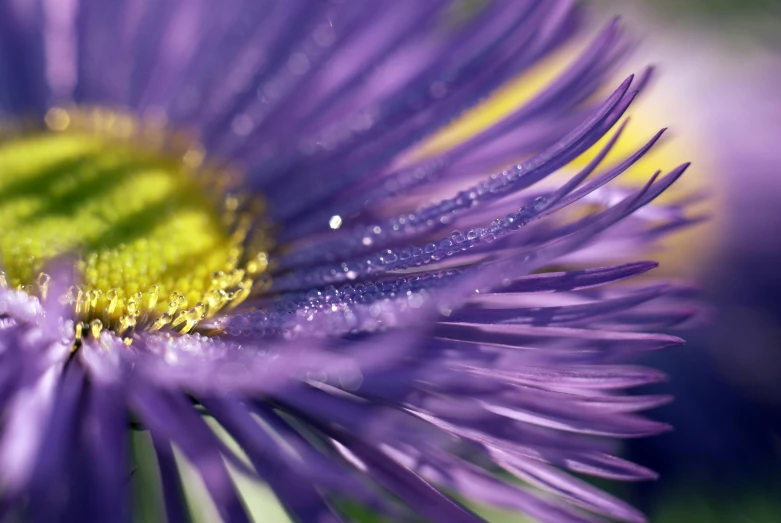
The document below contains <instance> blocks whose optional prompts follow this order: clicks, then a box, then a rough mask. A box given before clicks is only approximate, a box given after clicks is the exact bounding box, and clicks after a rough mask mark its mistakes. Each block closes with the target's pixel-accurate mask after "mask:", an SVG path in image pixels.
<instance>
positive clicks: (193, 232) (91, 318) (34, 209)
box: [0, 109, 267, 339]
mask: <svg viewBox="0 0 781 523" xmlns="http://www.w3.org/2000/svg"><path fill="white" fill-rule="evenodd" d="M46 124H47V127H48V129H46V130H38V131H34V132H25V133H15V134H14V135H12V136H11V137H10V138H8V139H7V140H6V141H4V142H2V143H0V223H2V224H3V231H4V232H3V235H2V237H1V238H0V256H1V257H2V266H3V269H4V271H5V280H6V281H5V282H4V283H5V284H6V285H8V286H11V287H15V288H21V289H23V290H25V291H27V292H30V293H35V294H42V295H45V294H46V291H47V285H48V280H49V277H48V276H47V275H46V274H43V272H42V271H43V270H44V269H45V267H46V265H47V263H49V262H51V261H52V260H53V259H55V258H57V257H60V256H63V255H72V254H73V255H75V256H76V257H77V258H76V260H77V261H76V264H75V272H76V274H75V281H76V282H77V284H78V285H76V286H74V287H72V288H71V289H70V290H69V291H68V293H67V295H66V296H65V297H64V299H66V300H68V302H69V303H70V304H71V305H72V306H73V307H74V310H75V314H76V318H77V320H78V321H77V326H76V330H77V335H81V331H82V330H83V329H84V328H89V330H90V332H91V333H92V335H94V336H96V337H97V336H98V335H99V333H100V331H101V329H103V328H109V329H111V330H113V331H115V332H116V333H118V334H120V335H122V336H125V337H126V338H128V339H129V337H130V336H132V333H133V331H134V330H136V329H146V330H152V331H154V330H159V329H162V328H166V329H172V330H175V331H178V332H189V331H191V330H192V329H193V328H194V327H195V325H196V324H197V323H198V322H199V321H201V320H202V319H203V318H206V317H208V316H211V315H213V314H215V313H216V312H217V311H219V310H221V309H223V308H225V307H231V306H235V305H237V304H238V303H240V302H241V301H242V300H243V299H244V298H246V297H247V295H248V294H249V293H250V291H251V289H252V284H253V280H254V278H255V277H257V276H258V275H259V274H260V273H262V272H263V271H264V270H265V268H266V264H267V258H266V254H265V251H264V248H265V245H264V243H265V240H264V237H265V236H264V234H263V233H262V231H260V227H258V221H257V219H256V218H257V216H258V213H259V209H250V208H249V207H250V205H249V204H248V203H247V202H242V200H241V199H240V198H238V197H236V196H234V195H229V194H228V193H227V186H228V180H229V179H230V176H229V172H228V171H227V170H218V169H209V168H207V167H205V166H204V165H203V163H202V158H203V155H202V154H201V153H200V149H198V148H197V147H196V146H193V145H192V144H190V145H187V146H180V147H178V150H177V147H176V146H175V142H176V140H175V138H176V137H175V136H174V135H173V134H168V135H166V134H165V133H163V132H162V131H161V130H160V128H159V127H158V128H156V130H155V129H152V128H151V127H149V126H146V127H145V126H142V125H140V124H139V123H138V122H135V121H133V120H132V119H130V118H128V117H122V116H120V115H117V114H115V113H108V112H105V111H98V110H93V111H65V110H63V109H53V110H52V111H50V112H49V113H48V114H47V117H46ZM153 131H154V132H153ZM215 195H219V196H215Z"/></svg>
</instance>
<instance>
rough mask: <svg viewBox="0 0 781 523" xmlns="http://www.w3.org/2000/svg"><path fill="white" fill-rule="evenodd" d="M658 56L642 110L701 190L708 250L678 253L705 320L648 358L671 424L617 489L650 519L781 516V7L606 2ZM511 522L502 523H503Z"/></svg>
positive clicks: (672, 258)
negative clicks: (685, 159) (668, 398)
mask: <svg viewBox="0 0 781 523" xmlns="http://www.w3.org/2000/svg"><path fill="white" fill-rule="evenodd" d="M598 6H599V7H600V8H601V10H602V11H605V12H611V13H617V12H619V13H621V14H622V15H623V16H624V18H625V20H626V21H627V24H629V25H631V26H632V29H633V30H635V28H637V29H639V33H640V34H641V36H642V44H641V49H640V52H639V53H638V56H637V59H639V60H644V59H646V58H647V57H653V58H649V59H651V60H652V61H653V62H654V63H658V64H660V71H659V72H660V75H659V79H658V83H657V85H656V86H654V89H652V92H651V93H650V95H649V97H648V100H645V101H644V102H643V103H644V105H643V106H642V108H641V109H642V110H641V114H640V117H641V118H642V117H643V111H645V110H650V111H652V112H655V113H656V114H663V115H664V118H665V120H666V121H667V123H668V125H670V126H671V128H672V130H674V131H675V132H676V135H677V136H676V137H675V139H676V140H677V141H683V142H684V144H685V146H686V147H687V148H688V149H689V151H690V154H689V156H690V158H691V159H692V160H693V161H694V162H695V166H696V169H695V170H694V171H693V177H694V178H695V179H694V180H693V181H692V182H693V183H695V184H698V185H700V186H701V187H703V188H705V189H706V190H707V191H708V192H709V193H710V194H711V199H710V202H709V209H710V213H711V215H712V219H711V222H710V223H709V224H708V225H706V226H705V227H700V228H699V229H698V231H697V234H698V235H706V236H708V237H709V238H710V240H709V241H708V242H707V244H708V248H706V249H691V248H686V246H685V245H684V246H680V248H674V249H673V252H668V253H667V255H666V258H665V260H664V262H665V264H666V266H667V271H668V272H669V271H672V273H674V274H678V275H680V276H683V277H686V278H688V279H693V280H694V281H695V282H696V283H697V284H698V285H699V286H701V287H702V288H703V292H704V294H705V297H706V298H707V299H708V301H709V302H710V303H711V304H712V311H711V318H710V321H709V322H708V323H707V324H705V325H704V326H702V327H700V328H697V329H695V330H693V331H691V332H687V333H685V334H684V335H683V336H684V337H685V338H686V339H687V340H688V344H687V345H686V346H684V347H682V348H681V349H676V350H674V351H669V352H665V353H659V354H655V355H653V356H652V357H649V358H648V359H647V360H646V363H648V364H650V365H652V366H656V367H658V368H661V369H663V370H664V371H666V372H667V373H668V374H669V376H670V382H669V383H666V384H663V385H662V386H660V387H656V389H657V390H656V391H657V392H659V391H663V392H666V393H672V394H674V395H675V396H676V401H675V402H674V403H673V404H671V405H669V406H666V407H663V408H661V409H658V410H657V411H655V412H654V413H653V415H654V417H655V418H656V419H660V420H663V421H666V422H669V423H671V424H672V425H674V426H675V430H674V432H671V433H668V434H665V435H662V436H659V437H656V438H650V439H646V440H643V441H634V442H631V443H630V444H629V445H628V446H627V447H626V455H627V456H628V457H629V458H630V459H633V460H635V461H637V462H639V463H641V464H643V465H646V466H649V467H650V468H653V469H655V470H657V471H658V472H659V473H660V474H661V479H660V480H659V481H657V482H654V483H646V484H637V485H630V486H629V487H628V488H625V489H622V490H621V491H620V492H621V493H622V494H623V495H624V496H625V497H626V498H627V499H628V500H630V501H632V502H634V503H635V504H636V505H637V506H638V507H639V508H641V509H642V510H644V511H645V512H646V513H647V514H648V515H649V519H650V520H651V521H652V522H653V523H678V522H680V523H685V522H692V523H698V522H729V523H733V522H735V523H737V522H746V523H774V522H781V439H780V438H781V235H780V234H779V232H781V89H779V85H780V84H779V82H780V81H781V2H778V1H771V0H688V1H686V2H683V1H676V0H654V1H645V2H642V1H639V0H638V1H621V2H619V1H610V0H606V1H602V2H599V3H598ZM508 521H509V520H508Z"/></svg>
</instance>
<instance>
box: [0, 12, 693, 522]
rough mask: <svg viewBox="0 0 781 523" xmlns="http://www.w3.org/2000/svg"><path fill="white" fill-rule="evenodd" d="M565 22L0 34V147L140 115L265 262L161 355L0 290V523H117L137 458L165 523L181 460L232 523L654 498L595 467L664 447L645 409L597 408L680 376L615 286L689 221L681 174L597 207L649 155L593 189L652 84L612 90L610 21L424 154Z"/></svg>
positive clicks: (287, 17) (327, 18) (582, 516)
mask: <svg viewBox="0 0 781 523" xmlns="http://www.w3.org/2000/svg"><path fill="white" fill-rule="evenodd" d="M472 4H475V5H472ZM582 9H583V8H582V7H581V6H580V3H578V2H574V1H569V0H545V1H534V0H513V1H506V2H505V1H501V0H496V1H489V2H475V3H473V2H463V1H460V0H452V1H451V0H432V1H424V2H421V1H418V2H412V1H409V2H407V1H398V0H377V1H372V2H360V1H353V0H346V1H345V0H339V1H337V0H319V1H316V2H315V1H311V0H285V1H278V0H227V1H225V0H223V1H220V2H212V1H207V0H168V1H162V0H159V1H158V0H146V1H143V0H137V1H136V0H116V1H105V0H69V1H62V2H59V1H57V2H54V1H48V0H30V1H29V2H11V1H8V2H0V73H2V74H0V78H2V79H1V80H0V116H2V117H3V119H4V120H9V121H19V119H21V118H30V117H32V118H38V119H41V118H42V117H43V116H44V115H45V114H47V111H49V110H50V109H51V108H52V107H56V106H57V107H59V106H70V105H77V106H101V107H110V108H119V109H121V110H123V111H126V112H127V113H129V114H131V115H134V116H135V117H138V118H145V117H148V116H149V115H150V114H151V115H157V116H161V115H162V116H163V117H164V121H165V122H166V125H167V126H168V127H169V128H170V129H173V130H177V129H185V130H187V131H188V132H190V133H192V134H193V135H194V136H195V137H196V138H197V140H198V142H199V143H201V144H203V146H204V149H205V155H206V157H207V158H210V159H217V160H219V161H220V162H223V163H224V164H229V165H231V166H233V167H235V168H236V169H237V170H239V171H241V172H242V174H243V178H242V181H241V183H242V185H241V187H239V190H240V191H241V192H242V193H243V194H246V195H249V197H250V198H259V199H260V198H262V199H263V200H264V202H265V203H266V205H267V210H266V215H264V219H267V220H268V221H270V222H271V223H272V224H273V228H272V230H273V236H274V238H273V239H274V246H273V247H272V248H271V249H270V251H269V260H270V264H269V269H268V271H267V272H266V273H265V274H264V275H263V278H262V281H256V282H255V283H256V285H255V287H254V288H253V291H252V293H251V294H250V296H249V298H248V299H247V300H246V301H244V302H243V303H242V304H241V305H240V306H238V307H237V308H235V309H230V310H227V312H225V311H222V312H220V313H219V314H217V315H215V316H211V317H208V318H207V319H205V320H204V321H203V322H202V323H200V324H199V325H198V327H197V328H196V329H195V330H194V331H193V332H190V333H188V334H181V333H178V332H174V331H172V330H170V329H166V328H163V329H159V330H158V329H142V328H139V329H137V330H136V331H135V332H134V334H133V335H132V339H124V340H123V339H122V338H121V337H120V336H119V335H116V334H115V333H113V332H111V331H109V330H106V331H104V332H103V333H102V334H101V335H100V337H99V338H96V337H89V336H86V335H85V336H84V337H83V338H78V337H77V336H76V335H74V320H75V315H74V311H73V310H72V309H71V308H69V307H68V306H65V305H63V302H62V301H61V300H58V299H57V298H56V297H57V296H60V295H62V294H63V293H64V292H65V289H67V288H68V287H69V286H70V285H71V283H73V282H72V281H71V280H70V276H69V275H70V273H71V272H72V271H70V270H69V269H68V268H67V267H66V266H67V263H68V262H67V260H58V261H57V262H56V263H54V264H52V266H51V267H49V269H50V270H49V272H50V273H51V274H52V283H51V287H50V289H49V291H48V294H46V293H44V295H43V296H35V295H32V294H28V293H27V292H25V290H22V289H15V288H11V287H9V286H7V285H3V286H0V409H1V412H2V420H3V421H2V424H1V425H0V515H2V517H3V518H5V517H8V518H10V519H9V520H12V521H16V520H17V519H18V520H22V521H34V522H47V523H48V522H56V521H79V522H85V523H90V522H95V523H105V522H109V521H120V522H121V521H131V519H132V517H133V512H134V506H133V503H132V502H131V492H132V491H133V490H134V489H136V488H137V487H138V485H137V483H138V482H139V481H141V480H140V479H138V476H137V475H136V474H134V471H135V470H136V467H137V466H141V465H138V464H134V463H133V461H132V460H131V459H130V458H131V457H130V456H129V455H128V454H129V453H128V450H127V449H128V448H129V447H130V444H131V443H130V442H131V441H133V440H134V439H137V438H139V437H140V438H142V439H144V441H147V447H148V452H149V456H147V459H146V461H145V462H146V463H147V464H148V463H152V468H153V470H152V471H151V473H150V474H151V477H153V478H154V480H155V481H154V482H153V483H154V485H152V486H149V485H144V486H143V488H144V490H146V491H151V492H152V493H153V494H152V497H153V498H154V499H153V500H152V505H156V506H158V508H159V510H160V513H159V514H157V516H156V517H157V518H158V519H159V520H160V521H166V520H167V521H169V522H170V523H178V522H183V521H188V520H189V515H188V511H189V510H191V509H190V508H188V503H189V501H188V499H187V494H186V492H185V491H186V489H185V488H184V487H183V478H182V475H181V463H182V461H183V460H186V461H187V462H189V464H190V465H191V468H192V469H193V470H194V471H195V473H196V474H197V475H199V476H200V479H201V480H202V483H203V486H204V488H205V492H206V493H207V494H208V496H209V498H210V500H211V503H212V504H213V505H214V507H215V509H216V511H217V513H218V515H219V517H220V518H222V520H224V521H226V522H231V523H232V522H241V521H251V520H252V517H251V515H250V514H249V512H248V510H247V508H246V506H245V503H244V502H243V500H242V495H241V493H240V492H239V490H238V489H237V487H236V482H235V476H236V474H243V475H245V476H249V477H251V478H252V479H253V480H256V481H259V482H263V483H265V484H266V485H268V486H269V487H270V488H271V489H272V490H273V492H274V493H275V495H276V497H277V498H278V500H279V502H280V503H281V505H282V507H283V508H284V510H285V511H286V512H287V513H288V515H289V516H290V517H291V518H292V519H293V520H294V521H300V522H307V523H308V522H339V521H354V520H355V519H354V513H355V510H354V509H355V507H361V508H362V509H368V510H371V511H373V512H375V513H377V514H378V515H380V516H383V517H385V518H387V520H388V521H417V520H426V521H433V522H441V523H454V522H464V523H466V522H475V521H481V518H480V517H478V516H477V515H476V514H475V513H474V512H473V510H472V509H471V508H470V507H471V506H472V505H471V504H472V503H477V504H487V505H492V506H495V507H499V508H501V509H504V510H510V511H517V512H520V513H524V514H526V515H528V516H530V517H532V518H534V519H535V520H538V521H541V522H547V523H562V522H564V523H566V522H572V523H575V522H592V521H595V520H596V521H600V520H605V519H607V520H619V521H626V522H642V521H644V518H643V515H642V514H641V513H639V512H638V511H637V510H635V509H634V508H632V507H631V506H629V505H627V504H626V503H625V502H623V501H621V500H620V499H617V498H616V497H614V496H612V495H609V494H606V493H604V492H602V491H601V490H600V489H598V488H596V487H594V486H592V485H591V484H589V483H588V482H587V481H585V480H584V479H582V477H583V476H593V477H598V478H608V479H613V480H620V481H637V480H646V479H654V478H655V477H656V476H655V474H654V472H653V471H650V470H648V469H645V468H643V467H641V466H638V465H635V464H632V463H630V462H628V461H625V460H623V459H621V458H619V457H617V456H615V455H614V440H615V439H616V438H634V437H642V436H647V435H651V434H656V433H659V432H663V431H665V430H668V429H669V427H667V426H666V425H664V424H662V423H658V422H655V421H652V420H649V419H647V418H645V417H643V415H642V414H641V411H644V410H646V409H650V408H653V407H656V406H658V405H661V404H663V403H665V402H667V401H669V400H670V398H669V397H667V396H639V395H634V396H630V395H622V394H621V392H622V391H624V390H626V389H631V388H633V387H638V386H642V385H647V384H650V383H656V382H660V381H663V380H664V375H663V374H661V373H659V372H657V371H655V370H653V369H649V368H645V367H643V366H641V365H638V364H637V363H636V362H635V361H634V360H635V359H636V358H637V357H638V356H639V355H641V354H642V353H643V352H645V351H649V350H657V349H661V348H665V347H670V346H676V345H679V344H681V343H682V340H680V339H679V338H677V337H674V336H672V335H669V334H662V333H659V332H656V331H659V330H661V329H669V328H671V327H673V326H675V325H678V324H680V323H682V322H684V321H686V320H687V319H688V318H689V317H690V316H692V315H694V314H695V312H696V308H695V307H692V306H690V305H687V304H685V301H686V300H687V299H688V298H689V297H688V296H686V295H685V294H686V293H685V292H682V287H679V286H675V285H671V284H665V283H658V282H653V281H650V280H649V279H648V278H649V275H648V274H647V273H649V271H652V269H654V268H655V267H656V265H657V264H656V263H655V262H651V261H633V262H628V261H627V259H628V258H631V256H633V255H635V256H636V258H640V259H642V255H641V254H640V250H641V249H643V248H644V247H646V246H647V245H648V244H650V243H652V242H654V241H657V240H658V239H659V238H660V237H661V236H664V235H666V234H667V233H669V232H671V231H673V230H676V229H678V228H680V227H683V226H686V225H689V224H690V223H692V222H693V221H694V220H692V219H689V218H687V217H686V216H685V212H684V209H683V207H684V205H683V204H677V203H666V202H665V203H664V204H659V203H655V202H653V201H654V199H655V198H656V197H657V196H659V195H660V194H661V193H662V192H663V191H664V190H666V189H667V188H668V187H669V186H670V185H671V184H672V183H674V182H675V181H676V180H677V179H678V178H679V177H680V176H681V175H682V174H683V172H684V171H685V170H686V168H687V166H688V164H684V165H682V166H679V167H673V168H670V166H667V168H668V169H669V172H668V174H666V175H665V176H660V173H661V171H659V172H657V173H653V172H649V173H647V175H648V176H647V177H648V179H649V181H648V183H647V184H645V185H643V186H631V185H629V186H627V185H622V184H621V183H620V179H619V177H620V175H621V174H623V173H625V172H626V171H627V170H628V169H630V168H632V167H633V166H634V164H635V163H636V162H637V161H638V160H639V159H640V158H642V157H644V156H645V155H646V154H647V153H648V152H649V151H650V150H652V148H653V147H654V145H655V144H656V143H657V141H658V140H659V139H660V138H661V136H662V133H663V130H661V131H658V132H657V131H656V130H652V131H651V132H649V133H648V136H647V138H646V141H645V145H642V146H641V147H639V148H637V149H636V150H634V151H633V152H631V153H629V154H627V155H626V156H625V157H624V158H619V159H618V160H616V161H615V162H614V163H612V164H610V165H604V164H605V163H606V159H607V158H608V157H609V153H611V152H614V147H615V145H616V143H617V142H618V141H619V140H620V139H621V138H622V132H623V130H624V128H625V127H626V125H627V124H628V119H627V118H626V117H625V115H626V114H627V111H628V110H629V108H630V106H631V104H632V102H633V100H634V99H635V98H636V97H637V96H639V95H640V94H641V91H642V90H643V89H644V88H645V87H646V85H647V83H648V78H649V76H650V69H649V70H647V71H645V72H644V73H642V74H641V75H639V76H629V77H625V78H623V79H618V80H616V78H617V77H616V75H615V72H616V71H615V65H616V64H617V63H618V61H619V60H621V59H622V58H623V57H624V56H625V55H626V53H627V51H628V49H629V46H628V45H627V44H626V41H625V39H624V38H623V37H622V34H621V29H620V24H619V23H618V21H611V22H610V23H608V24H607V26H606V27H605V28H604V29H603V30H602V31H600V32H598V33H597V34H596V36H594V37H593V39H592V40H591V42H590V43H586V44H585V45H584V47H583V51H582V52H581V53H580V54H574V55H573V57H572V61H571V63H570V64H569V66H568V67H566V68H564V69H563V70H562V72H561V73H560V74H559V75H558V76H557V77H556V78H555V79H554V80H552V81H551V83H550V85H548V86H547V88H544V89H542V90H541V91H540V92H539V93H537V94H535V95H534V96H532V97H530V98H529V99H528V100H527V101H526V102H525V103H523V104H521V105H520V106H519V107H518V108H516V109H514V110H513V111H510V112H509V113H508V114H507V115H505V116H504V117H503V118H502V119H500V120H499V121H498V122H497V123H495V124H494V125H491V126H489V127H488V128H486V129H483V130H480V131H479V132H476V133H475V134H474V135H473V136H471V137H468V138H466V139H465V140H463V141H462V142H460V143H458V144H455V145H453V146H452V147H450V148H449V149H446V150H443V151H440V152H435V153H430V154H428V155H427V156H421V155H420V154H419V152H420V150H421V149H420V146H421V145H423V144H425V143H427V140H428V139H430V138H431V137H432V136H433V135H434V134H435V133H436V132H437V131H438V130H440V129H441V128H443V127H444V126H446V125H448V124H450V123H452V122H454V121H456V120H457V119H458V118H459V117H461V116H462V115H463V114H464V113H466V112H467V111H469V110H471V109H473V108H475V107H477V106H478V105H479V104H480V103H481V102H482V101H484V100H485V99H486V97H488V96H489V95H491V94H492V93H493V92H494V91H496V90H497V89H498V88H499V87H500V86H502V85H503V84H504V83H505V82H506V81H508V80H510V79H512V78H514V77H516V76H518V75H520V74H529V73H530V71H533V67H534V66H535V65H538V64H539V63H540V62H541V61H542V60H544V59H547V58H549V57H551V55H552V53H553V52H554V51H556V50H559V49H561V48H562V46H563V45H564V44H565V43H567V42H568V41H570V40H571V39H572V38H574V36H575V35H578V34H580V31H579V29H580V28H581V27H582V25H583V13H582V12H581V11H582ZM603 138H604V141H602V140H603ZM587 151H592V152H595V155H594V156H590V157H589V160H588V161H587V162H582V163H578V164H577V165H578V167H573V161H574V160H576V159H577V158H578V157H580V156H581V155H583V154H584V153H586V152H587ZM63 267H65V268H63ZM650 274H651V275H652V274H653V273H652V272H651V273H650ZM641 275H642V276H641ZM635 277H641V278H642V280H641V283H636V284H633V280H632V279H633V278H635ZM47 296H48V297H47ZM645 329H648V330H653V332H643V331H644V330H645ZM216 425H219V427H220V430H219V431H216V430H215V426H216ZM226 434H227V435H226ZM228 439H230V440H231V441H227V440H228ZM234 444H235V445H234ZM236 445H238V447H239V448H240V449H241V451H242V452H241V455H239V454H238V453H237V452H236ZM237 471H238V472H237ZM575 475H578V476H580V477H579V478H576V477H575ZM147 476H149V475H147Z"/></svg>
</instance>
